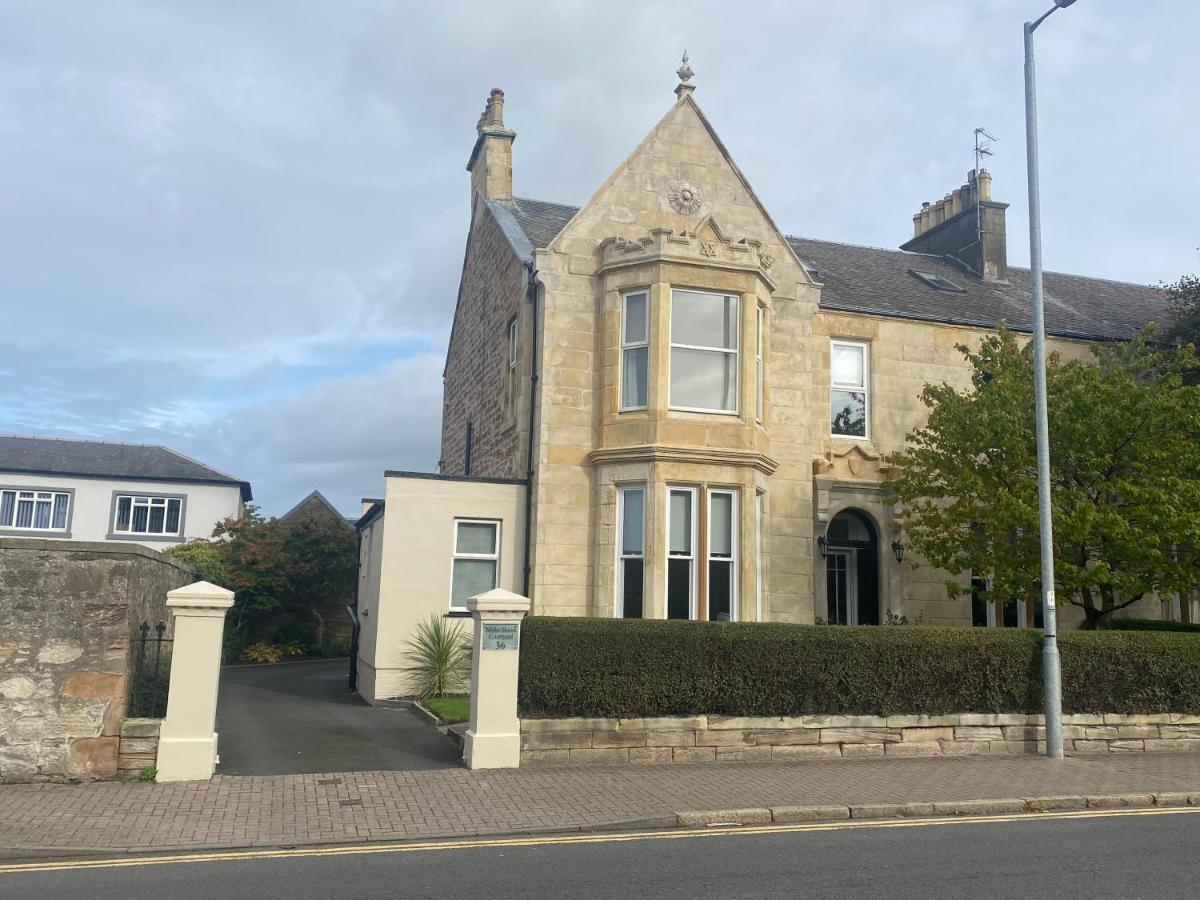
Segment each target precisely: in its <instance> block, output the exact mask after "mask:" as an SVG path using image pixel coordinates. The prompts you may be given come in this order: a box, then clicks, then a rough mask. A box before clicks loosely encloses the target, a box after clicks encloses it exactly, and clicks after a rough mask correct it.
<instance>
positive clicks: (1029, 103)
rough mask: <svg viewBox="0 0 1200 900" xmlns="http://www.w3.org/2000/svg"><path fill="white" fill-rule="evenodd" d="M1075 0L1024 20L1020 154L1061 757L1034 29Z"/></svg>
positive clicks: (1051, 717) (1054, 750) (1056, 741)
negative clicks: (1025, 173)
mask: <svg viewBox="0 0 1200 900" xmlns="http://www.w3.org/2000/svg"><path fill="white" fill-rule="evenodd" d="M1074 2H1075V0H1054V6H1053V7H1051V8H1050V9H1049V10H1047V11H1046V12H1045V13H1043V14H1042V16H1041V17H1040V18H1038V19H1035V20H1034V21H1032V22H1026V23H1025V155H1026V162H1027V166H1028V169H1029V293H1030V295H1031V297H1032V299H1033V357H1034V359H1033V393H1034V407H1035V416H1036V420H1037V474H1038V525H1039V529H1038V530H1039V532H1040V537H1041V549H1042V610H1043V613H1042V616H1043V627H1044V635H1045V636H1044V639H1043V642H1042V682H1043V684H1044V687H1045V705H1046V755H1047V756H1048V757H1050V758H1051V759H1062V756H1063V738H1062V677H1061V676H1062V666H1061V663H1060V661H1059V656H1058V636H1057V635H1058V614H1057V612H1056V611H1055V608H1054V523H1053V520H1052V517H1051V514H1050V436H1049V431H1050V427H1049V422H1048V419H1047V416H1046V314H1045V308H1044V303H1043V300H1042V213H1041V201H1040V198H1039V196H1038V195H1039V191H1038V151H1037V92H1036V86H1035V76H1034V64H1033V32H1034V31H1035V30H1036V29H1037V27H1038V26H1039V25H1041V24H1042V22H1044V21H1045V20H1046V18H1047V17H1048V16H1050V15H1051V14H1052V13H1053V12H1054V11H1055V10H1057V9H1065V8H1066V7H1068V6H1070V5H1071V4H1072V3H1074Z"/></svg>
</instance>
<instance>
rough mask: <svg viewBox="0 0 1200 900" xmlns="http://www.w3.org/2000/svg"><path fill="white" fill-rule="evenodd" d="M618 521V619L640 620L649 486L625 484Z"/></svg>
mask: <svg viewBox="0 0 1200 900" xmlns="http://www.w3.org/2000/svg"><path fill="white" fill-rule="evenodd" d="M617 521H618V523H619V524H618V532H619V534H620V544H619V545H618V548H617V551H618V562H617V607H616V614H617V617H618V618H624V619H640V618H642V617H643V616H644V615H645V604H644V600H645V574H646V489H645V487H644V486H642V485H630V486H623V487H621V488H620V489H619V490H618V491H617Z"/></svg>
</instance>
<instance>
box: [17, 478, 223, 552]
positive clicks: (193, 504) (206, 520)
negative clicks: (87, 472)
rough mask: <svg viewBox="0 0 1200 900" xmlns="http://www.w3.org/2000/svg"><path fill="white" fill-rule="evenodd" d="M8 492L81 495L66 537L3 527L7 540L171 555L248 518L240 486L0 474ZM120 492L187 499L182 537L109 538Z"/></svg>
mask: <svg viewBox="0 0 1200 900" xmlns="http://www.w3.org/2000/svg"><path fill="white" fill-rule="evenodd" d="M5 487H15V488H22V489H23V488H42V489H45V490H59V491H61V490H73V491H74V492H75V493H74V496H73V497H72V504H71V514H70V517H69V521H68V526H69V530H68V532H67V533H66V534H64V533H63V532H61V531H44V530H29V531H23V530H21V531H19V530H13V529H4V528H0V536H3V537H40V538H55V539H58V540H63V539H69V540H73V541H107V540H122V541H132V542H134V543H138V544H143V545H145V546H147V547H151V548H153V549H155V550H165V549H166V548H167V547H170V546H171V545H172V544H179V543H183V542H184V541H188V540H191V539H192V538H211V537H212V530H213V526H214V525H216V524H217V522H219V521H220V520H221V519H226V518H229V517H231V516H238V515H241V513H242V492H241V488H240V487H239V486H238V485H236V484H189V483H181V482H174V481H134V480H130V479H109V478H74V477H65V476H56V475H25V474H18V473H15V472H0V488H5ZM114 491H119V492H121V493H128V494H139V493H141V494H170V495H172V496H183V497H185V498H186V502H185V503H184V507H183V526H182V532H183V534H182V536H180V537H176V538H157V539H156V538H154V537H151V536H145V535H142V536H130V537H128V538H126V537H121V538H109V534H110V532H111V531H112V516H113V492H114Z"/></svg>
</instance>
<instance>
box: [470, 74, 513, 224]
mask: <svg viewBox="0 0 1200 900" xmlns="http://www.w3.org/2000/svg"><path fill="white" fill-rule="evenodd" d="M475 131H476V132H477V134H478V137H476V138H475V149H473V150H472V151H471V158H470V160H468V162H467V171H468V172H470V173H471V202H472V203H473V202H474V200H475V195H476V194H479V195H481V196H482V197H483V199H485V200H511V199H512V144H513V141H514V140H515V139H516V137H517V133H516V132H515V131H513V130H512V129H510V128H505V127H504V91H502V90H500V88H492V92H491V94H489V95H488V99H487V105H486V106H485V107H484V109H483V112H482V113H481V114H480V116H479V121H478V122H477V123H476V125H475Z"/></svg>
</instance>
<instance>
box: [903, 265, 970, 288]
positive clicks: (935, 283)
mask: <svg viewBox="0 0 1200 900" xmlns="http://www.w3.org/2000/svg"><path fill="white" fill-rule="evenodd" d="M908 271H909V274H911V275H914V276H915V277H917V278H919V279H920V280H921V281H923V282H925V283H926V284H927V285H929V286H930V287H931V288H933V289H934V290H935V291H946V292H947V293H950V294H965V293H966V291H965V290H964V289H963V288H960V287H959V286H958V285H957V284H955V283H954V282H953V281H951V280H950V279H948V278H943V277H942V276H941V275H934V274H933V273H932V272H918V271H917V270H916V269H909V270H908Z"/></svg>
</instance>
